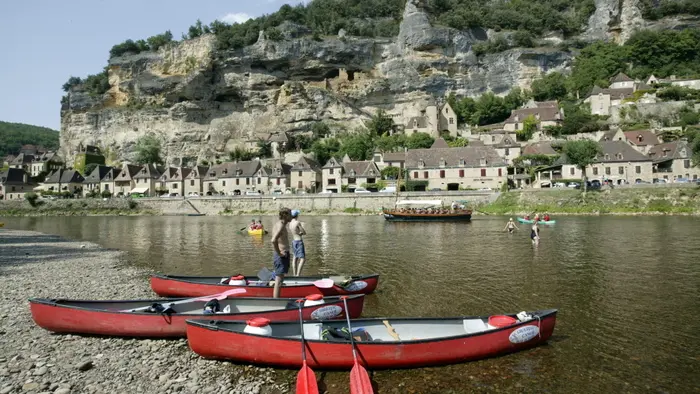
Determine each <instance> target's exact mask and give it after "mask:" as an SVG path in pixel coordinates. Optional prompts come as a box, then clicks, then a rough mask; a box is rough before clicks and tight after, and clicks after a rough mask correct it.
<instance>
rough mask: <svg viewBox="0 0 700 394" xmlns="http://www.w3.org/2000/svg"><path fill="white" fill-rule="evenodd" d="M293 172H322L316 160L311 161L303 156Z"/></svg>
mask: <svg viewBox="0 0 700 394" xmlns="http://www.w3.org/2000/svg"><path fill="white" fill-rule="evenodd" d="M292 171H314V172H320V171H321V166H320V165H319V164H318V163H317V162H316V160H313V159H309V158H308V157H305V156H302V157H300V158H299V160H298V161H297V162H296V163H294V165H293V166H292Z"/></svg>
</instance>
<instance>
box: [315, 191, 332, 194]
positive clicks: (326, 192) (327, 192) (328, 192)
mask: <svg viewBox="0 0 700 394" xmlns="http://www.w3.org/2000/svg"><path fill="white" fill-rule="evenodd" d="M318 194H333V192H332V191H330V190H324V191H322V192H320V193H318Z"/></svg>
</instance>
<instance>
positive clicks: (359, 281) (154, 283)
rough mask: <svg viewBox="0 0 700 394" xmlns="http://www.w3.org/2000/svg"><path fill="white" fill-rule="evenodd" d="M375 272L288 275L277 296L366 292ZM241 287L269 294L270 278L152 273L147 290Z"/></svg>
mask: <svg viewBox="0 0 700 394" xmlns="http://www.w3.org/2000/svg"><path fill="white" fill-rule="evenodd" d="M378 281H379V274H372V275H356V276H340V275H325V276H290V277H287V278H285V279H284V282H283V284H282V287H281V288H280V297H284V298H292V297H306V296H307V295H309V294H321V295H324V296H333V295H350V294H370V293H372V292H374V290H375V289H376V288H377V283H378ZM235 288H240V289H245V290H246V296H248V297H272V296H273V294H272V292H273V290H274V287H273V286H272V282H271V281H263V280H260V279H259V278H258V277H254V276H243V275H237V276H233V277H230V278H222V277H220V276H174V275H159V274H156V275H152V276H151V289H153V291H154V292H156V294H158V295H159V296H162V297H199V296H206V295H209V294H216V293H221V292H222V291H225V290H227V289H235Z"/></svg>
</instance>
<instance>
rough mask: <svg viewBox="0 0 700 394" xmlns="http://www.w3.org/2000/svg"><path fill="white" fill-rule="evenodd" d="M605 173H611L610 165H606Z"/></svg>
mask: <svg viewBox="0 0 700 394" xmlns="http://www.w3.org/2000/svg"><path fill="white" fill-rule="evenodd" d="M605 175H610V167H605Z"/></svg>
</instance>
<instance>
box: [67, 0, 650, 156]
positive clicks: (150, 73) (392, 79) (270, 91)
mask: <svg viewBox="0 0 700 394" xmlns="http://www.w3.org/2000/svg"><path fill="white" fill-rule="evenodd" d="M618 1H619V2H621V3H623V7H622V8H623V9H624V7H625V5H624V4H627V3H634V2H635V1H637V0H597V3H600V4H597V5H598V6H599V7H604V4H603V3H605V4H608V5H609V4H612V3H615V2H618ZM608 8H609V7H608ZM601 12H603V11H601ZM606 12H608V11H606ZM613 14H614V15H613ZM619 14H620V12H617V14H615V13H614V12H612V11H610V15H611V16H610V18H615V20H617V19H620V20H621V21H625V20H627V22H624V23H627V24H628V25H633V24H634V23H635V22H634V16H630V17H625V16H624V14H625V13H624V11H623V12H622V14H623V15H622V17H620V16H619ZM601 18H602V17H601ZM602 19H605V18H602ZM596 23H597V24H596ZM596 23H591V28H590V29H589V31H590V35H591V36H592V37H593V36H596V35H601V34H608V33H607V30H606V29H605V28H604V27H603V25H605V26H608V25H609V21H607V20H606V21H603V22H601V23H602V24H601V23H598V22H596ZM620 23H623V22H620ZM279 30H280V31H282V32H283V34H284V36H285V38H284V39H283V40H278V41H273V40H269V39H267V38H266V37H265V36H264V34H263V33H262V32H261V34H260V37H259V39H258V41H257V42H256V43H255V44H254V45H251V46H248V47H245V48H242V49H238V50H229V51H218V50H216V45H215V37H213V36H211V35H207V36H203V37H200V38H198V39H194V40H188V41H184V42H181V43H177V44H172V45H168V46H166V47H163V48H161V49H159V50H158V51H157V52H145V53H140V54H138V55H126V56H121V57H116V58H112V59H111V60H110V62H109V83H110V89H109V91H108V92H107V93H105V94H104V95H103V96H102V97H92V96H90V95H89V94H88V93H86V92H84V91H81V90H80V88H77V89H74V90H73V91H72V92H70V94H69V96H68V99H67V100H66V101H65V102H64V103H63V105H62V110H61V118H62V125H61V151H62V154H63V155H65V157H72V153H73V151H74V150H75V148H76V147H77V145H78V144H79V143H81V142H82V143H83V144H92V145H98V146H101V147H103V148H104V149H108V150H109V151H110V152H112V154H113V159H115V160H128V159H130V158H131V155H132V147H133V145H134V144H135V141H136V139H137V138H138V137H139V136H141V135H144V134H146V133H154V134H155V135H156V136H158V137H159V138H160V139H161V140H162V141H163V154H164V156H165V158H166V159H167V164H172V165H180V164H189V163H194V162H195V161H200V160H202V159H207V160H210V161H212V160H214V159H216V158H218V157H225V155H226V152H228V151H230V150H232V149H233V148H234V147H235V146H238V145H242V144H244V143H245V141H250V140H255V138H256V136H257V135H259V134H261V133H268V132H281V131H288V132H295V131H303V130H306V129H307V128H308V126H309V125H310V124H312V123H314V122H317V121H320V120H323V121H326V122H329V123H334V122H335V123H340V124H343V125H344V126H345V127H348V128H352V127H354V126H355V125H360V124H361V122H362V121H363V120H364V119H367V118H368V116H370V115H371V114H373V113H374V112H375V111H376V110H377V109H379V108H382V109H385V110H386V111H387V112H388V113H390V114H392V115H394V116H395V119H396V121H397V122H399V123H400V122H402V121H403V120H404V119H407V118H408V117H410V116H416V115H418V113H419V111H420V110H422V109H424V107H425V105H426V104H427V103H428V102H430V101H433V100H435V98H439V97H444V96H445V95H446V94H449V93H451V92H454V93H456V94H458V95H471V96H476V95H479V94H481V93H483V92H486V91H493V92H495V93H497V94H502V93H506V92H507V91H508V90H510V89H511V88H512V87H514V86H521V87H527V86H529V84H530V83H531V81H533V80H534V79H536V78H538V77H540V76H541V75H542V74H544V73H546V72H549V71H552V70H560V71H566V70H567V69H568V67H569V66H570V63H571V57H570V56H571V55H570V54H569V53H567V52H559V51H557V50H554V49H552V48H540V49H511V50H508V51H505V52H502V53H497V54H489V55H485V56H481V57H479V58H477V56H475V55H474V53H473V51H472V45H473V44H474V43H475V42H479V41H483V40H485V39H487V38H488V37H489V35H490V32H487V31H484V30H483V29H472V30H471V31H457V30H454V29H450V28H445V27H434V26H431V24H430V21H429V19H428V17H427V15H426V14H425V13H424V11H423V10H422V8H421V7H420V6H419V2H418V0H409V1H407V5H406V9H405V12H404V17H403V21H402V23H401V27H400V33H399V35H398V37H396V38H395V39H367V38H356V37H346V36H344V35H339V37H335V38H326V39H323V40H314V39H313V38H312V37H310V36H309V34H307V33H308V32H307V31H305V28H303V27H301V26H297V25H294V24H291V23H285V24H284V25H283V26H281V27H280V28H279ZM602 31H605V33H601V32H602ZM596 37H597V36H596Z"/></svg>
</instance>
